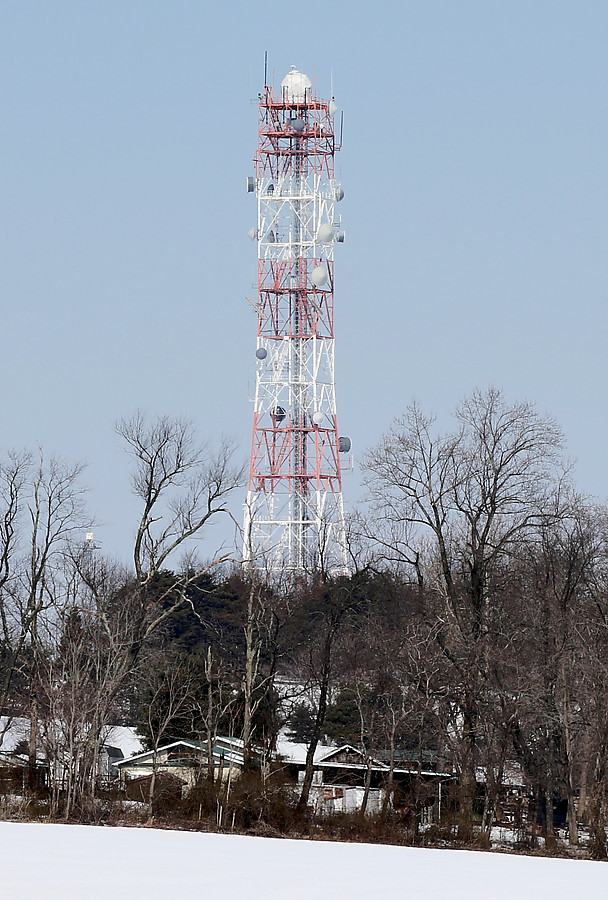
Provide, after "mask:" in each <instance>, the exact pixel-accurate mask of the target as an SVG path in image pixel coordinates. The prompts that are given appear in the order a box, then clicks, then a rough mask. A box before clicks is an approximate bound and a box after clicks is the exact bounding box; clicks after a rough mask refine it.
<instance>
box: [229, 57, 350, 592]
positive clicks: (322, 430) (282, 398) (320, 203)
mask: <svg viewBox="0 0 608 900" xmlns="http://www.w3.org/2000/svg"><path fill="white" fill-rule="evenodd" d="M265 80H267V79H265ZM336 114H337V106H336V104H335V102H334V100H333V98H332V99H330V100H322V99H319V98H318V97H317V96H316V95H315V93H314V91H313V87H312V84H311V82H310V80H309V79H308V78H307V77H306V75H304V74H302V73H301V72H299V71H298V70H297V69H296V68H295V67H293V68H292V70H291V71H290V72H289V73H288V74H287V76H286V77H285V78H284V79H283V81H282V83H281V94H280V95H277V93H275V91H274V89H273V88H272V86H269V85H268V84H266V85H265V86H264V91H263V93H262V94H260V102H259V139H258V148H257V153H256V155H255V158H254V162H255V176H253V177H250V178H248V180H247V189H248V190H249V191H250V192H252V193H253V192H255V194H256V195H257V208H258V220H257V228H254V229H251V231H250V233H249V234H250V237H251V238H252V239H253V240H256V239H257V246H258V290H257V300H256V303H255V304H254V305H255V308H256V312H257V320H258V328H257V349H256V359H257V373H256V390H255V400H254V418H253V439H252V444H251V463H250V472H249V492H248V495H247V503H246V507H245V527H244V534H245V537H244V554H243V555H244V560H245V561H246V562H249V563H252V564H253V565H255V566H257V567H260V568H266V569H268V570H269V571H270V572H277V571H286V572H289V573H292V574H295V575H298V574H299V573H302V574H303V573H305V572H309V571H313V570H318V569H320V568H322V569H323V570H325V571H327V572H330V573H331V572H334V573H335V572H346V571H347V558H346V544H345V529H344V507H343V501H342V467H341V454H343V453H348V451H349V450H350V443H351V442H350V439H349V438H347V437H340V436H339V433H338V422H337V416H336V397H335V382H334V246H335V244H336V243H341V242H342V241H343V240H344V232H343V231H342V230H341V229H340V220H339V217H337V216H336V213H335V209H334V207H335V204H336V203H337V202H339V201H340V200H342V198H343V196H344V191H343V190H342V187H341V186H340V184H339V183H338V182H337V181H336V178H335V172H334V155H335V152H336V151H337V150H338V149H340V146H341V132H342V125H341V120H340V124H339V131H340V135H339V136H337V135H336V131H335V125H336V119H337V115H336Z"/></svg>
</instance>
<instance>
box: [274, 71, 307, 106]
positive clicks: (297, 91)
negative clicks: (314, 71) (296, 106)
mask: <svg viewBox="0 0 608 900" xmlns="http://www.w3.org/2000/svg"><path fill="white" fill-rule="evenodd" d="M281 87H282V88H283V100H284V101H285V102H286V103H305V102H306V97H307V91H308V96H309V97H310V89H311V88H312V82H311V80H310V78H308V76H307V75H304V74H303V73H302V72H299V71H298V70H297V69H296V67H295V66H292V67H291V72H288V73H287V75H286V76H285V78H284V79H283V81H282V82H281Z"/></svg>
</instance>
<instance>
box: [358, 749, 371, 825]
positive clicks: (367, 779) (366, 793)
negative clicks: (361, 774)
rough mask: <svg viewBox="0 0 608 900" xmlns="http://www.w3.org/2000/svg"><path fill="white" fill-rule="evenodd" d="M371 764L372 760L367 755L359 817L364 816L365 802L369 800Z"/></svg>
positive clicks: (365, 810)
mask: <svg viewBox="0 0 608 900" xmlns="http://www.w3.org/2000/svg"><path fill="white" fill-rule="evenodd" d="M372 766H373V760H372V758H371V756H368V757H367V768H366V770H365V784H364V787H363V799H362V800H361V810H360V812H361V818H364V816H365V813H366V812H367V804H368V802H369V792H370V789H371V786H372Z"/></svg>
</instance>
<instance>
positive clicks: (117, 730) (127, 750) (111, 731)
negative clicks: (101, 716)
mask: <svg viewBox="0 0 608 900" xmlns="http://www.w3.org/2000/svg"><path fill="white" fill-rule="evenodd" d="M101 743H102V744H107V745H109V746H111V747H117V748H118V749H119V750H122V754H123V756H124V757H125V758H128V757H129V756H135V754H136V753H141V752H142V750H143V749H144V746H143V744H142V742H141V738H140V737H139V735H138V734H137V733H136V732H135V729H134V728H131V727H130V726H128V725H106V726H105V727H104V728H103V729H102V732H101Z"/></svg>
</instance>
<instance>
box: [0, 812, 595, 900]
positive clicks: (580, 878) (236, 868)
mask: <svg viewBox="0 0 608 900" xmlns="http://www.w3.org/2000/svg"><path fill="white" fill-rule="evenodd" d="M0 872H1V876H0V877H1V883H2V896H3V897H19V898H20V900H33V898H39V897H44V898H45V900H60V898H61V900H66V898H71V897H79V896H83V897H87V900H101V898H103V900H107V898H108V897H112V898H113V900H123V898H124V900H127V898H128V900H133V898H136V897H145V898H146V900H167V898H168V897H170V898H173V897H175V898H179V900H195V898H196V900H200V898H201V897H204V896H209V895H210V892H215V893H214V894H213V895H212V896H219V895H220V894H221V896H223V897H226V898H230V900H231V898H237V897H251V898H253V900H258V898H264V900H285V897H289V898H290V900H310V898H311V897H315V898H319V900H325V898H332V900H334V898H337V900H341V898H344V900H363V898H365V900H373V898H376V897H377V898H382V900H393V898H394V900H397V898H399V900H402V898H409V897H412V898H424V900H446V898H448V897H449V898H450V900H465V898H466V900H507V898H508V900H530V898H535V900H545V898H546V900H549V898H555V897H558V896H570V895H572V896H584V897H585V900H595V898H598V900H599V898H602V900H604V898H605V897H606V896H608V865H607V864H604V863H595V862H587V861H579V860H567V859H541V858H533V857H526V856H514V855H507V854H499V853H479V852H472V851H468V852H467V851H459V850H427V849H421V848H411V847H389V846H384V845H378V844H339V843H329V842H324V841H292V840H277V839H272V838H254V837H242V836H237V835H234V836H233V835H221V834H201V833H197V832H183V831H182V832H180V831H160V830H155V829H146V828H96V827H92V826H83V825H44V824H20V823H13V822H0Z"/></svg>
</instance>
